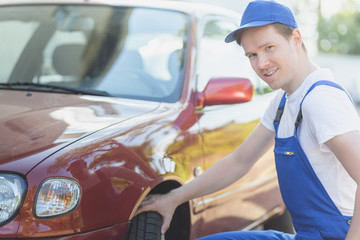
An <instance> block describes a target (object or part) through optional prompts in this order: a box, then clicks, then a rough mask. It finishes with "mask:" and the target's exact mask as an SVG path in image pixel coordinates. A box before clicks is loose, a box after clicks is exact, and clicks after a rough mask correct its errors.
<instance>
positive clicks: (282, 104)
mask: <svg viewBox="0 0 360 240" xmlns="http://www.w3.org/2000/svg"><path fill="white" fill-rule="evenodd" d="M285 103H286V92H285V93H284V95H283V96H282V98H281V101H280V104H279V107H278V110H277V112H276V116H275V119H274V123H273V124H274V128H275V134H276V137H277V134H278V129H279V124H280V120H281V117H282V115H283V113H284V108H285Z"/></svg>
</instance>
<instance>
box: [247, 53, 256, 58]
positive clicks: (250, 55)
mask: <svg viewBox="0 0 360 240" xmlns="http://www.w3.org/2000/svg"><path fill="white" fill-rule="evenodd" d="M256 56H257V55H256V53H252V54H249V55H248V58H254V57H256Z"/></svg>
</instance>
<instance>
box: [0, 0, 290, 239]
mask: <svg viewBox="0 0 360 240" xmlns="http://www.w3.org/2000/svg"><path fill="white" fill-rule="evenodd" d="M238 23H239V16H238V15H237V14H236V13H234V12H232V11H230V10H225V9H221V8H218V7H214V6H207V5H200V4H190V3H181V2H175V1H159V2H152V1H140V2H136V1H133V0H132V1H127V2H125V1H124V2H123V1H111V0H109V1H101V2H100V1H92V0H84V1H75V0H74V1H72V0H66V1H64V0H61V1H56V0H48V1H37V0H32V1H18V0H9V1H7V0H2V1H1V2H0V35H1V44H0V52H1V55H0V62H1V71H0V132H1V138H0V238H4V239H13V238H14V239H49V238H51V239H61V240H65V239H66V240H70V239H76V240H83V239H94V240H99V239H128V240H133V239H160V233H159V227H160V225H161V217H159V215H158V214H157V213H151V212H150V213H144V214H141V215H139V216H137V217H135V218H134V213H135V211H136V209H137V207H138V206H139V204H140V203H141V201H142V200H143V199H144V198H145V197H146V195H148V194H154V193H156V194H159V193H165V192H168V191H170V190H171V189H173V188H176V187H179V186H181V185H183V184H184V183H186V182H189V181H191V180H192V179H194V178H196V177H197V176H198V175H199V174H201V173H202V171H204V170H206V169H207V168H208V167H209V166H211V165H212V164H213V163H215V162H216V161H218V160H219V159H220V158H222V157H224V156H225V155H227V154H229V153H230V152H232V151H233V150H234V149H235V148H236V147H237V146H238V145H239V144H241V142H242V141H243V140H244V139H245V138H246V137H247V136H248V134H249V133H250V132H251V130H252V129H253V128H254V127H255V125H256V124H257V123H258V121H259V118H260V117H261V115H262V113H263V112H264V110H265V109H266V106H267V104H268V102H269V100H270V99H271V97H272V96H273V94H274V93H273V92H271V91H268V88H267V87H266V86H265V85H263V84H262V83H261V82H260V81H259V79H258V78H256V77H255V76H254V74H253V72H252V70H251V67H250V66H249V63H248V60H247V59H246V58H245V56H244V54H243V52H242V49H241V48H240V47H239V46H236V44H225V43H224V36H226V35H227V34H228V33H229V31H231V30H233V29H235V27H236V25H237V24H238ZM222 174H226V172H223V173H219V175H222ZM283 212H284V205H283V202H282V199H281V196H280V193H279V189H278V185H277V176H276V172H275V167H274V160H273V156H272V153H271V152H269V153H268V154H267V155H266V156H265V157H264V158H262V159H261V160H260V161H259V162H258V163H257V164H256V165H255V166H254V167H253V168H252V170H251V171H250V173H249V174H248V175H246V176H245V177H244V178H243V179H242V180H241V181H238V182H237V183H236V184H234V185H232V186H230V187H229V188H227V189H224V190H223V191H220V192H218V193H216V194H213V195H210V196H207V197H204V198H199V199H195V200H193V201H190V202H187V203H184V204H183V205H181V206H179V208H178V209H177V211H176V213H175V215H174V218H173V222H172V225H171V227H170V229H169V231H168V232H167V233H166V235H165V239H168V240H177V239H181V240H185V239H195V238H197V237H200V236H204V235H207V234H212V233H215V232H220V231H227V230H238V229H251V228H254V227H257V226H259V225H261V226H265V227H268V225H267V223H266V222H267V221H268V220H270V219H272V217H274V216H277V215H280V214H282V213H283ZM264 223H265V224H264ZM285 225H286V224H285Z"/></svg>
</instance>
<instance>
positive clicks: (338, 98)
mask: <svg viewBox="0 0 360 240" xmlns="http://www.w3.org/2000/svg"><path fill="white" fill-rule="evenodd" d="M302 111H303V121H306V122H308V124H309V128H310V130H311V132H312V133H313V134H314V136H315V137H316V139H317V142H318V144H319V145H320V147H321V150H322V151H326V152H328V151H329V149H328V148H327V147H326V145H325V144H324V143H325V142H327V141H328V140H330V139H331V138H333V137H335V136H338V135H341V134H344V133H347V132H351V131H355V130H360V120H359V116H358V113H357V111H356V108H355V106H354V105H353V103H352V101H351V100H350V98H349V97H348V95H347V94H346V93H345V92H344V91H342V90H340V89H338V88H335V87H331V86H317V87H316V88H314V89H313V90H312V92H310V93H309V94H308V96H307V97H306V98H305V100H304V103H303V106H302Z"/></svg>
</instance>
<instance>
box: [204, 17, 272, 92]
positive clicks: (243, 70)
mask: <svg viewBox="0 0 360 240" xmlns="http://www.w3.org/2000/svg"><path fill="white" fill-rule="evenodd" d="M236 28H237V23H236V22H235V21H231V20H226V19H211V20H208V21H207V22H206V23H205V24H204V30H203V33H202V36H201V38H200V43H199V58H198V68H197V74H198V90H199V91H202V90H203V89H204V88H205V86H206V84H207V82H208V81H209V80H210V79H211V78H213V77H243V78H248V79H250V81H251V82H252V84H253V86H254V89H255V91H256V92H257V93H261V92H263V90H264V87H266V86H264V85H263V84H262V83H261V80H260V79H259V77H258V76H257V75H256V73H255V72H254V71H253V69H252V68H251V65H250V62H249V60H248V59H247V57H246V56H245V54H244V50H243V48H242V47H240V46H239V45H237V44H236V43H235V42H232V43H225V41H224V40H225V37H226V36H227V35H228V34H229V33H230V32H231V31H233V30H234V29H236Z"/></svg>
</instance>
